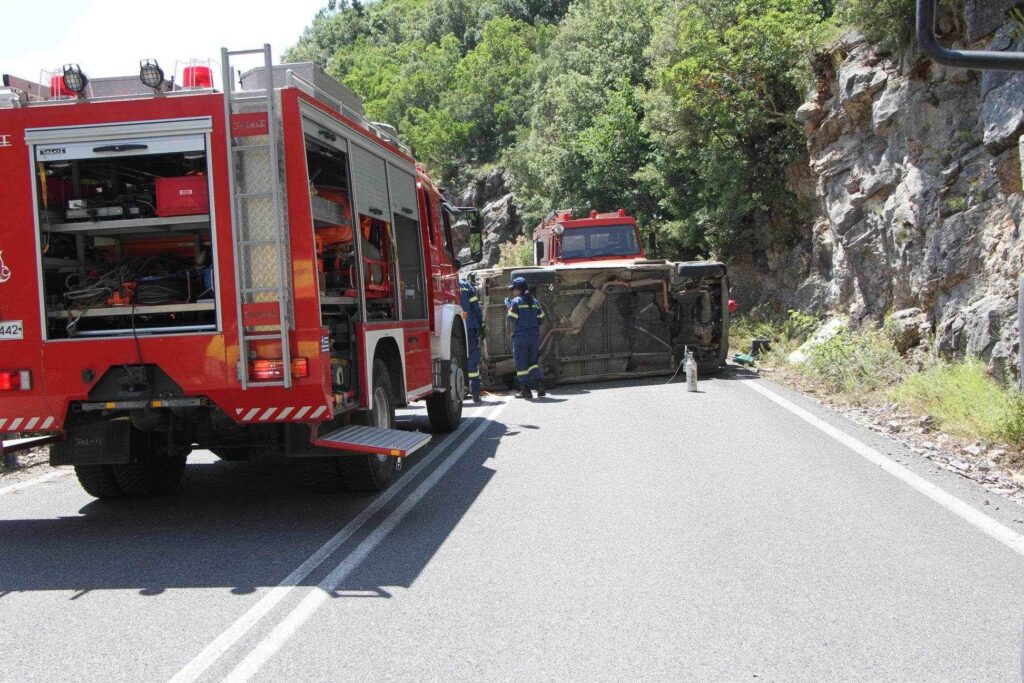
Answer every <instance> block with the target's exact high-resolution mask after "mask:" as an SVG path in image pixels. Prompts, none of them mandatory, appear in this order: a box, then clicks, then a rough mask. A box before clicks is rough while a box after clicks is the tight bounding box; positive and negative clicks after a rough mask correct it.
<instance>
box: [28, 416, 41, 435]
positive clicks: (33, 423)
mask: <svg viewBox="0 0 1024 683" xmlns="http://www.w3.org/2000/svg"><path fill="white" fill-rule="evenodd" d="M38 422H39V418H38V417H33V418H32V419H31V420H29V421H28V422H26V423H25V431H26V432H31V431H32V430H33V429H34V428H35V426H36V424H37V423H38Z"/></svg>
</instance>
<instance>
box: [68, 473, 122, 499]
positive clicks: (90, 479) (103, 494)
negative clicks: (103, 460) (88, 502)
mask: <svg viewBox="0 0 1024 683" xmlns="http://www.w3.org/2000/svg"><path fill="white" fill-rule="evenodd" d="M75 476H76V477H78V483H79V484H81V486H82V488H83V489H84V490H85V492H86V493H88V494H89V495H90V496H92V497H93V498H99V499H101V500H110V499H112V498H124V491H122V490H121V487H120V486H119V485H118V483H117V479H116V478H115V477H114V469H113V467H112V466H111V465H75Z"/></svg>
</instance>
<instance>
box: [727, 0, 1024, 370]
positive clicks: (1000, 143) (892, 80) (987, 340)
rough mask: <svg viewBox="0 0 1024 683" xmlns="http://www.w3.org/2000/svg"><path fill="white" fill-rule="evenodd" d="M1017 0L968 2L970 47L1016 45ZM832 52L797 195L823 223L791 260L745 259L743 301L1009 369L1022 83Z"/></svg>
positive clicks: (1023, 119)
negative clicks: (808, 186)
mask: <svg viewBox="0 0 1024 683" xmlns="http://www.w3.org/2000/svg"><path fill="white" fill-rule="evenodd" d="M1015 4H1016V3H1015V2H1013V1H1012V0H967V3H966V29H965V31H966V33H967V34H969V35H967V36H965V37H966V39H967V43H968V44H969V46H970V47H971V48H984V49H999V50H1006V49H1018V48H1019V47H1020V46H1019V45H1017V44H1016V38H1015V36H1018V35H1019V33H1017V32H1015V31H1014V30H1013V26H1011V25H1010V24H1009V23H1008V22H1007V19H1006V16H1007V15H1006V11H1007V10H1008V9H1009V8H1010V7H1012V6H1013V5H1015ZM949 23H956V22H949ZM961 24H962V22H961ZM831 56H832V60H833V63H834V64H835V69H834V70H831V71H830V72H829V74H830V75H826V76H825V78H828V79H829V81H828V82H823V83H819V84H817V87H815V88H813V89H812V96H811V98H810V100H809V101H808V102H807V103H806V104H804V105H803V106H802V107H801V108H800V111H799V112H798V115H797V121H798V122H800V123H802V124H803V125H804V127H805V129H806V130H807V131H808V147H807V150H808V167H809V169H810V173H811V175H812V177H813V178H812V182H813V183H814V184H815V188H816V189H815V191H814V193H813V196H812V197H806V196H804V195H805V194H806V192H801V191H800V190H799V189H798V188H795V187H794V188H793V189H794V191H795V192H797V194H799V195H800V196H801V198H803V199H805V200H810V201H811V202H814V203H816V205H817V207H818V211H817V214H818V217H817V219H816V220H815V221H814V222H813V224H811V225H808V228H807V233H806V238H805V240H804V242H803V243H802V244H801V245H800V247H798V248H796V249H794V250H793V251H792V252H789V253H785V254H781V253H780V254H770V255H769V254H761V255H751V256H750V257H749V259H746V260H744V259H740V261H739V262H738V263H737V264H736V266H735V267H734V274H735V277H734V282H735V284H736V289H738V290H739V291H738V292H737V294H736V296H737V298H739V299H741V300H743V299H746V300H747V301H746V302H745V303H746V304H747V305H748V306H751V307H756V306H758V305H760V306H764V307H771V308H774V309H776V310H783V311H784V310H785V309H786V308H800V309H804V310H812V311H815V312H817V313H820V314H823V315H825V314H831V315H835V314H848V315H849V316H850V319H851V322H852V323H853V324H857V323H859V322H860V321H863V320H865V319H874V320H877V321H882V320H883V319H884V318H885V317H886V316H891V318H892V319H891V325H892V328H893V329H894V334H895V338H896V341H897V344H898V345H899V346H900V347H901V348H902V349H903V350H908V349H910V348H912V347H916V346H917V345H919V344H922V343H923V344H925V345H927V344H928V343H929V340H930V338H931V335H932V334H935V344H934V348H935V349H937V351H938V352H939V353H941V354H944V355H948V356H954V357H956V356H963V355H965V354H973V355H976V356H978V357H980V358H982V359H984V360H985V361H986V362H988V364H989V367H990V369H991V370H992V371H993V373H994V374H1001V375H1004V376H1007V377H1009V376H1012V375H1016V374H1017V373H1018V372H1019V370H1018V368H1017V361H1016V354H1017V348H1018V343H1019V342H1018V324H1017V312H1016V310H1017V309H1016V300H1017V282H1018V277H1019V275H1020V273H1021V270H1022V265H1024V241H1022V239H1021V226H1022V221H1024V194H1022V189H1021V188H1022V182H1021V164H1020V160H1021V151H1020V147H1019V146H1020V140H1021V133H1022V132H1024V74H1020V75H1008V74H985V75H981V74H979V73H978V72H974V71H960V70H956V69H951V68H944V67H940V66H938V65H934V64H931V63H929V62H927V61H925V60H917V61H914V60H912V59H911V58H907V57H900V56H896V55H892V54H886V53H880V52H878V51H876V50H875V49H874V48H873V47H872V46H871V45H870V44H868V42H867V41H866V40H865V39H864V38H863V37H861V36H859V35H856V34H847V35H846V36H844V37H843V38H842V39H841V41H840V43H839V44H837V45H836V47H835V49H834V51H833V53H832V55H831ZM748 287H749V289H748ZM894 311H895V312H897V313H895V314H894V313H893V312H894Z"/></svg>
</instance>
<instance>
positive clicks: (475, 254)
mask: <svg viewBox="0 0 1024 683" xmlns="http://www.w3.org/2000/svg"><path fill="white" fill-rule="evenodd" d="M459 212H460V213H461V214H462V217H463V218H464V219H466V221H468V222H469V260H470V262H471V263H480V261H482V260H483V258H484V221H483V217H481V216H480V210H479V209H477V208H475V207H472V206H464V207H460V208H459ZM466 265H468V264H466Z"/></svg>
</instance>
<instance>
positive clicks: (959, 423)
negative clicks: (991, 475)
mask: <svg viewBox="0 0 1024 683" xmlns="http://www.w3.org/2000/svg"><path fill="white" fill-rule="evenodd" d="M890 395H891V396H892V398H893V399H894V400H896V401H899V402H900V403H902V404H904V405H906V406H908V407H910V408H913V409H915V410H917V411H919V412H922V413H927V414H928V415H931V416H932V417H934V418H935V419H936V420H937V421H938V422H939V427H941V428H942V429H943V430H944V431H946V432H949V433H951V434H955V435H957V436H962V437H965V438H969V439H974V438H979V437H980V438H984V439H989V440H994V441H1001V442H1005V443H1008V444H1009V445H1011V446H1014V447H1016V448H1024V395H1022V394H1021V393H1020V392H1017V391H1014V390H1012V389H1009V388H1007V387H1005V386H1003V385H1002V384H1000V383H999V382H997V381H996V380H994V379H992V377H991V376H989V374H988V373H987V372H986V370H985V365H984V364H983V363H982V362H981V361H978V360H975V359H968V360H965V361H960V362H956V363H948V364H946V363H943V364H939V365H935V366H934V367H932V368H930V369H928V370H925V371H924V372H922V373H919V374H915V375H911V376H909V377H907V379H906V380H905V381H904V382H903V383H902V384H900V385H899V386H897V387H896V388H895V389H893V390H892V391H891V392H890Z"/></svg>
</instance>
